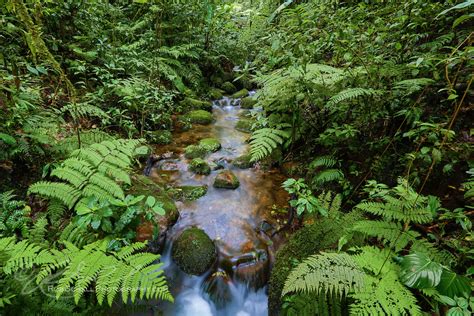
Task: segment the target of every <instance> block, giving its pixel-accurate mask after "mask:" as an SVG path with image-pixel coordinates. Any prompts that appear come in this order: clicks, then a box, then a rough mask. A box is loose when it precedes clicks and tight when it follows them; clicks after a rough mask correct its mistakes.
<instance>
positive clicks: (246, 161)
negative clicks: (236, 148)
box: [232, 154, 254, 169]
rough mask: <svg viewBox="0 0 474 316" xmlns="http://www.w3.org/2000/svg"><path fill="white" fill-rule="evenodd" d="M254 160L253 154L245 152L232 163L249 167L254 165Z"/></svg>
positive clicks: (240, 166)
mask: <svg viewBox="0 0 474 316" xmlns="http://www.w3.org/2000/svg"><path fill="white" fill-rule="evenodd" d="M253 164H254V162H253V161H252V155H250V154H245V155H242V156H239V157H237V158H235V159H234V161H232V165H233V166H235V167H237V168H240V169H248V168H251V167H253Z"/></svg>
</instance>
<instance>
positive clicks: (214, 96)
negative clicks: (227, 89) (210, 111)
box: [209, 88, 224, 100]
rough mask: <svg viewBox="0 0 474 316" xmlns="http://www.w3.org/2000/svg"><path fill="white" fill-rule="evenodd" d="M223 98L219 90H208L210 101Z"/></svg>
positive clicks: (222, 93)
mask: <svg viewBox="0 0 474 316" xmlns="http://www.w3.org/2000/svg"><path fill="white" fill-rule="evenodd" d="M223 96H224V91H223V90H221V89H216V88H212V89H211V90H209V97H210V98H211V99H212V100H219V99H222V97H223Z"/></svg>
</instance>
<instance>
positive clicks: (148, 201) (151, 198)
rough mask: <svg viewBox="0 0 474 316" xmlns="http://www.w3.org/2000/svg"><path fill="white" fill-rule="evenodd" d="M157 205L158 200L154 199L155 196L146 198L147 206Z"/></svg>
mask: <svg viewBox="0 0 474 316" xmlns="http://www.w3.org/2000/svg"><path fill="white" fill-rule="evenodd" d="M155 203H156V199H155V198H154V197H153V196H151V195H150V196H148V197H147V198H146V205H148V206H149V207H153V206H154V205H155Z"/></svg>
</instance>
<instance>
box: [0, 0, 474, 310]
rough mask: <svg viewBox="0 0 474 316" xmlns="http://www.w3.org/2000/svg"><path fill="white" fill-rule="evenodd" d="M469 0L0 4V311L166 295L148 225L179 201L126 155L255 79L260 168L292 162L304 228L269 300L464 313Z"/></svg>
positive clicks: (117, 306) (473, 170)
mask: <svg viewBox="0 0 474 316" xmlns="http://www.w3.org/2000/svg"><path fill="white" fill-rule="evenodd" d="M473 7H474V5H473V2H472V1H469V0H468V1H419V0H410V1H331V0H313V1H291V0H289V1H273V0H266V1H264V0H262V1H252V0H250V1H243V2H234V1H212V0H208V1H194V0H191V1H179V0H177V1H164V0H155V1H135V2H133V3H128V2H120V1H116V2H115V1H99V0H98V1H88V2H81V1H61V2H50V1H46V2H40V1H25V0H3V1H1V0H0V75H1V77H0V115H1V117H2V119H1V122H0V175H1V176H0V192H3V193H0V211H1V214H0V236H1V237H2V238H1V239H0V253H1V257H0V261H1V265H2V268H1V271H0V282H1V291H0V293H1V294H0V308H1V309H2V313H5V314H48V315H49V314H60V313H61V314H65V313H84V314H85V313H89V314H90V313H107V312H108V311H109V308H110V307H109V306H112V308H113V309H114V311H118V310H122V311H123V310H126V309H127V308H130V309H139V308H141V307H142V305H146V299H165V300H172V299H173V298H172V297H171V294H170V293H169V291H168V288H167V285H166V282H165V280H164V278H163V276H162V272H161V270H160V269H159V267H160V264H156V262H157V259H158V258H159V255H153V254H150V253H148V252H143V251H142V250H143V249H146V248H145V247H146V245H145V244H143V243H137V242H136V241H137V232H136V230H137V227H138V225H139V224H140V223H141V222H142V221H149V222H153V221H155V219H156V218H159V217H162V216H168V215H169V214H170V213H173V214H174V212H176V209H175V206H174V205H173V203H172V201H171V202H170V200H171V199H170V197H169V196H168V195H167V194H166V193H163V192H160V193H159V194H158V195H156V194H155V195H150V196H146V195H142V194H140V193H139V194H137V193H136V192H137V190H136V187H137V177H136V175H134V173H133V168H134V167H135V166H136V165H137V164H138V165H139V164H140V161H141V162H143V159H142V158H143V157H146V156H147V155H148V154H149V148H148V147H147V144H163V143H167V142H170V141H171V140H170V138H171V137H172V136H171V133H170V131H173V130H175V129H177V128H179V127H183V126H185V127H187V128H188V127H189V124H190V123H191V122H190V119H192V118H191V116H192V115H191V114H188V115H183V114H186V113H188V112H190V111H191V110H201V111H209V110H210V106H209V103H208V102H207V101H206V100H209V99H212V98H218V97H219V96H220V95H222V93H226V94H232V93H234V92H236V91H237V89H240V88H247V89H250V88H253V87H256V88H257V89H258V91H257V94H256V96H255V97H254V98H253V100H247V101H248V102H249V104H250V106H249V107H252V106H253V108H254V109H253V110H250V113H251V117H252V120H249V121H248V123H247V125H248V126H246V129H248V128H250V129H251V130H252V136H251V137H250V140H249V141H250V145H251V152H250V153H251V155H252V160H253V161H262V165H267V166H268V165H273V166H281V167H282V168H284V169H285V171H286V172H288V173H289V174H290V179H288V180H287V181H286V182H285V183H284V184H283V186H284V187H285V189H286V190H287V191H288V192H289V193H290V195H291V200H290V201H289V205H288V212H289V213H290V214H292V216H290V218H293V217H294V218H295V220H294V221H293V223H290V224H292V225H288V226H292V227H291V228H292V229H293V230H296V229H298V230H297V231H296V232H295V233H294V234H293V235H292V236H290V237H289V241H288V243H287V244H286V245H285V246H284V247H283V249H282V250H281V251H280V252H279V253H278V254H277V256H276V262H275V267H274V270H273V272H272V276H271V278H270V283H269V312H270V314H272V315H276V314H283V315H305V314H308V315H329V314H331V315H340V314H348V313H350V314H355V315H364V314H365V315H384V314H387V315H400V314H407V315H417V314H423V313H425V314H429V313H431V314H435V315H446V314H449V315H470V314H471V313H472V312H474V306H473V304H474V302H473V298H472V273H473V270H472V262H473V257H474V254H473V251H472V240H473V233H472V214H473V207H472V201H473V198H474V193H473V190H474V184H473V183H474V165H473V162H472V144H473V130H472V121H473V108H472V99H473V93H472V91H473V89H472V78H473V77H472V73H473V71H472V70H473V67H472V66H473V62H472V60H473V50H472V40H473V35H472V9H473ZM202 100H204V101H202ZM254 103H256V104H255V105H254ZM194 113H196V112H194ZM198 113H199V112H198ZM204 114H206V113H204ZM293 215H294V216H293ZM341 227H343V229H341ZM160 229H162V227H159V226H158V225H154V227H153V239H156V238H158V235H159V233H160V232H159V230H160ZM120 276H126V277H124V278H121V277H120ZM71 289H72V292H71V291H70V290H71ZM138 299H139V300H138ZM121 300H122V302H121ZM137 301H139V302H140V303H137ZM133 302H135V304H129V306H127V304H126V303H133Z"/></svg>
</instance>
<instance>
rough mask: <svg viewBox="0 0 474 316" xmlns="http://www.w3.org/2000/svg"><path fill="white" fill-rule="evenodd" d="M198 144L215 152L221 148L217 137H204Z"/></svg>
mask: <svg viewBox="0 0 474 316" xmlns="http://www.w3.org/2000/svg"><path fill="white" fill-rule="evenodd" d="M199 146H200V147H202V148H204V149H206V150H208V151H210V152H216V151H218V150H219V149H221V143H220V142H219V140H218V139H217V138H204V139H201V140H200V141H199Z"/></svg>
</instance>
